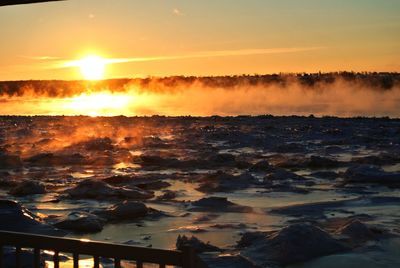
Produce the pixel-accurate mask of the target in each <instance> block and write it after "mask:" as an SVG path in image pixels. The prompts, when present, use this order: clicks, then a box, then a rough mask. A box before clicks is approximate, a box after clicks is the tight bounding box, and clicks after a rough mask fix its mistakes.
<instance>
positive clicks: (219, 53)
mask: <svg viewBox="0 0 400 268" xmlns="http://www.w3.org/2000/svg"><path fill="white" fill-rule="evenodd" d="M324 48H325V47H288V48H261V49H237V50H214V51H198V52H193V53H190V54H185V55H171V56H150V57H134V58H108V59H104V63H105V64H116V63H129V62H147V61H167V60H184V59H198V58H213V57H231V56H252V55H266V54H284V53H297V52H307V51H315V50H320V49H324ZM77 62H79V60H78V61H77V60H72V61H60V62H59V63H57V64H56V66H52V67H53V68H68V67H76V66H77Z"/></svg>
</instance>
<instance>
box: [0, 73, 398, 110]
mask: <svg viewBox="0 0 400 268" xmlns="http://www.w3.org/2000/svg"><path fill="white" fill-rule="evenodd" d="M213 79H217V78H213ZM232 79H233V78H232ZM368 79H369V78H368ZM115 81H117V82H115ZM115 81H113V82H112V83H110V82H109V83H100V84H90V83H87V82H86V84H84V85H82V83H80V84H79V83H77V82H70V84H68V86H67V88H66V87H65V85H64V84H62V85H58V84H55V85H53V84H52V85H51V86H48V85H47V86H46V87H43V86H42V87H39V86H37V85H29V86H27V85H26V84H23V85H21V87H17V88H16V89H14V91H10V90H8V91H6V90H3V91H2V95H1V97H0V103H1V106H0V114H2V115H37V114H40V115H104V116H115V115H126V116H150V115H166V116H186V115H191V116H211V115H220V116H236V115H263V114H272V115H309V114H314V115H316V116H324V115H327V116H341V117H352V116H390V117H400V86H399V83H397V82H396V81H395V82H394V83H392V84H390V86H389V87H387V88H382V87H381V85H377V84H376V83H371V82H370V81H368V82H367V83H366V82H365V81H362V80H361V82H360V81H359V80H346V79H341V78H340V77H339V78H336V79H334V81H329V82H326V81H322V82H321V81H317V82H315V81H312V83H311V84H310V83H306V84H305V83H302V82H301V81H299V80H298V79H287V78H286V79H284V80H280V81H278V82H276V81H274V82H267V83H265V82H263V83H260V82H258V81H256V82H254V81H249V80H248V79H247V80H246V79H241V80H238V81H236V80H234V81H231V83H229V84H226V83H225V84H224V83H221V82H220V81H219V82H218V83H216V82H215V81H213V80H212V79H211V81H212V83H210V82H209V83H206V82H207V81H204V80H197V79H195V80H193V81H190V82H187V81H186V80H183V79H180V78H177V79H174V80H168V83H167V82H165V81H162V82H160V81H158V80H156V79H153V80H150V82H148V81H147V83H146V84H143V81H141V82H140V83H139V82H138V81H136V80H133V81H130V80H126V81H125V80H123V81H122V82H121V81H120V82H118V81H119V80H115ZM224 81H225V80H224ZM227 81H230V80H229V79H228V80H227ZM225 82H226V81H225ZM48 83H50V82H48ZM64 83H68V82H64ZM74 83H75V84H74ZM118 83H119V84H118ZM3 88H4V87H3Z"/></svg>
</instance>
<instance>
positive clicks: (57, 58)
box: [19, 55, 60, 61]
mask: <svg viewBox="0 0 400 268" xmlns="http://www.w3.org/2000/svg"><path fill="white" fill-rule="evenodd" d="M19 57H21V58H24V59H29V60H37V61H46V60H49V61H50V60H59V59H60V58H59V57H53V56H25V55H21V56H19Z"/></svg>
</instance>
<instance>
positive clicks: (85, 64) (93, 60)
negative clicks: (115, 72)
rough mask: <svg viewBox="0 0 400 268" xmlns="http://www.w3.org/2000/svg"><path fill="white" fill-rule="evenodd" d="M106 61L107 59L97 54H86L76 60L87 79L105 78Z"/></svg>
mask: <svg viewBox="0 0 400 268" xmlns="http://www.w3.org/2000/svg"><path fill="white" fill-rule="evenodd" d="M106 63H107V62H106V60H105V59H103V58H101V57H99V56H95V55H90V56H86V57H85V58H83V59H81V60H79V61H77V62H76V64H77V66H78V67H79V68H80V71H81V73H82V76H83V78H84V79H86V80H100V79H103V78H104V71H105V66H106Z"/></svg>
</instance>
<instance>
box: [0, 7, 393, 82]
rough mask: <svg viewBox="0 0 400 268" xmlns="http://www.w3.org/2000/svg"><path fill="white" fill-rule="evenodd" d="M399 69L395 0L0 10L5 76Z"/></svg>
mask: <svg viewBox="0 0 400 268" xmlns="http://www.w3.org/2000/svg"><path fill="white" fill-rule="evenodd" d="M88 55H98V56H100V57H103V58H107V59H110V62H112V64H108V65H107V66H106V70H105V76H104V78H119V77H128V78H129V77H146V76H169V75H199V76H204V75H233V74H254V73H258V74H264V73H279V72H318V71H322V72H329V71H343V70H348V71H351V70H352V71H400V1H398V0H279V1H278V0H234V1H232V0H218V1H216V0H201V1H197V0H170V1H167V0H148V1H139V0H69V1H63V2H53V3H43V4H32V5H23V6H10V7H1V8H0V80H27V79H66V80H70V79H81V78H82V74H81V73H80V70H79V68H77V67H76V66H67V67H65V66H61V65H60V62H68V61H73V60H79V59H81V58H84V57H86V56H88Z"/></svg>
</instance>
